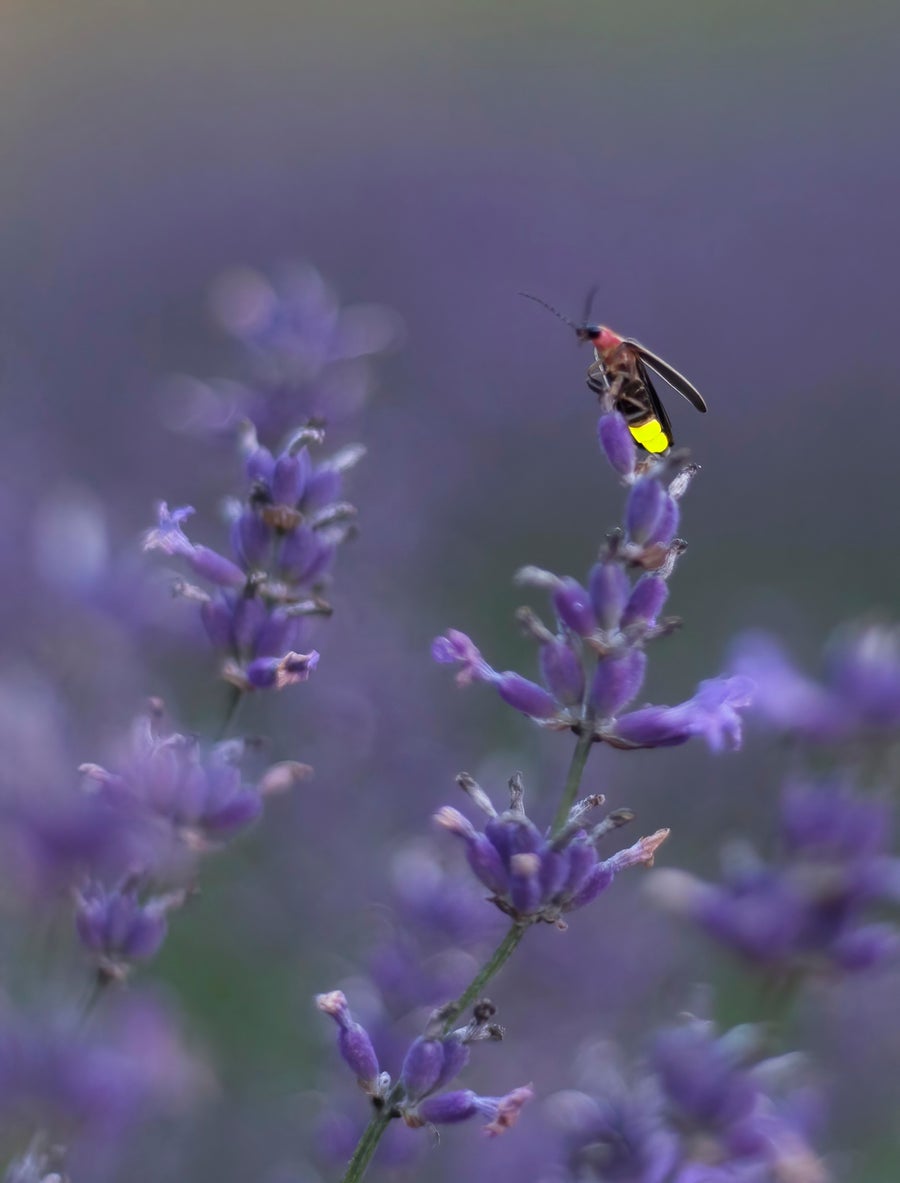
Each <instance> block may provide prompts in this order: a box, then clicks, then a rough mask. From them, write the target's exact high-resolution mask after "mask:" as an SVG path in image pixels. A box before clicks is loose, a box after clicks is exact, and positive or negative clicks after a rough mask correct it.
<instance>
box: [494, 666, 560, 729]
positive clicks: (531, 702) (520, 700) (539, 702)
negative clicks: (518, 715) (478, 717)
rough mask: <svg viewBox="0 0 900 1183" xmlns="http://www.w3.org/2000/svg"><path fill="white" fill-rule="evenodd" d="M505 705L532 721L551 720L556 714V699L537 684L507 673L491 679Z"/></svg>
mask: <svg viewBox="0 0 900 1183" xmlns="http://www.w3.org/2000/svg"><path fill="white" fill-rule="evenodd" d="M493 681H494V683H495V685H496V687H497V691H498V693H499V695H500V697H501V698H502V699H503V701H504V702H505V703H508V704H509V706H511V707H513V708H514V709H515V710H517V711H521V712H522V714H523V715H528V716H529V717H530V718H532V719H552V718H553V717H554V715H556V714H557V713H558V710H559V707H558V705H557V702H556V699H555V698H553V696H552V695H550V694H548V693H547V691H546V690H545V689H544V688H543V687H542V686H538V684H537V682H529V681H528V679H527V678H523V677H522V676H521V674H515V673H512V672H510V671H507V672H506V673H503V674H496V675H495V677H494V679H493Z"/></svg>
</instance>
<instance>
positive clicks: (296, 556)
mask: <svg viewBox="0 0 900 1183" xmlns="http://www.w3.org/2000/svg"><path fill="white" fill-rule="evenodd" d="M333 553H334V549H333V547H332V546H329V545H328V543H327V542H325V541H324V540H323V539H322V537H321V536H320V535H319V534H318V533H317V532H316V531H315V530H313V529H312V528H311V527H309V526H297V527H296V528H295V529H293V530H291V531H290V533H289V534H288V535H287V536H286V537H285V539H284V542H283V543H282V546H281V554H280V558H279V567H280V569H281V571H282V572H283V574H284V576H285V578H287V579H290V580H292V581H294V582H296V583H312V582H313V581H314V580H316V579H317V578H318V577H319V576H320V575H321V574H322V573H323V571H324V569H325V567H326V566H327V564H328V562H329V561H330V559H331V557H332V555H333Z"/></svg>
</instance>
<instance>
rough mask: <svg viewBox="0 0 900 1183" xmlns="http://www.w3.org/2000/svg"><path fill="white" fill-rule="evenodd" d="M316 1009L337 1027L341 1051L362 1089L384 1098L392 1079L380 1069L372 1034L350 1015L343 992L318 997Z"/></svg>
mask: <svg viewBox="0 0 900 1183" xmlns="http://www.w3.org/2000/svg"><path fill="white" fill-rule="evenodd" d="M316 1006H317V1007H318V1008H319V1010H320V1011H322V1013H323V1014H326V1015H331V1017H332V1018H333V1019H334V1021H335V1022H336V1023H337V1025H338V1050H339V1051H340V1053H341V1057H342V1058H343V1060H344V1063H345V1064H346V1065H347V1067H348V1068H350V1070H351V1071H352V1072H353V1075H354V1076H355V1077H356V1080H357V1083H358V1084H359V1087H360V1088H361V1089H362V1090H363V1092H365V1093H368V1095H369V1096H370V1097H380V1096H383V1095H384V1092H385V1090H386V1087H387V1085H388V1084H389V1078H387V1077H386V1076H383V1075H382V1073H381V1071H380V1069H379V1067H378V1057H377V1056H376V1055H375V1049H374V1047H373V1046H372V1040H371V1039H370V1038H369V1033H368V1032H367V1031H366V1029H365V1027H363V1026H362V1024H361V1023H357V1022H356V1020H355V1019H354V1018H353V1016H352V1015H351V1014H350V1008H349V1006H348V1005H347V999H346V997H345V996H344V994H343V992H342V991H341V990H332V991H331V992H330V993H328V994H317V995H316Z"/></svg>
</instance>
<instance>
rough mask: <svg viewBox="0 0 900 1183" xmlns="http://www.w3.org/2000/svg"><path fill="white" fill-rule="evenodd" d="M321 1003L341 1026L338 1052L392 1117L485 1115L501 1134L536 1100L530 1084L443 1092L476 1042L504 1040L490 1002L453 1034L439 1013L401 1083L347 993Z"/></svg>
mask: <svg viewBox="0 0 900 1183" xmlns="http://www.w3.org/2000/svg"><path fill="white" fill-rule="evenodd" d="M316 1005H317V1006H318V1008H319V1010H321V1011H322V1012H324V1013H325V1014H327V1015H330V1016H331V1017H332V1018H333V1019H334V1021H335V1023H336V1024H337V1027H338V1050H339V1051H340V1054H341V1057H342V1059H343V1060H344V1062H345V1064H346V1065H347V1067H348V1068H350V1070H351V1071H352V1072H353V1074H354V1076H355V1077H356V1081H357V1084H358V1085H359V1087H360V1088H361V1089H362V1090H363V1092H365V1093H367V1094H368V1095H369V1096H370V1097H371V1098H372V1100H373V1101H374V1102H375V1104H376V1106H378V1107H379V1108H382V1107H384V1106H385V1105H386V1104H389V1105H390V1106H391V1107H392V1114H391V1116H397V1117H402V1118H403V1121H404V1122H405V1123H406V1125H408V1126H410V1127H411V1128H414V1129H415V1128H418V1127H419V1126H424V1125H430V1126H433V1125H446V1124H454V1123H457V1122H461V1121H466V1120H467V1119H468V1118H470V1117H476V1116H481V1117H487V1118H488V1122H487V1125H486V1126H485V1131H486V1132H487V1133H488V1134H501V1133H503V1132H504V1131H505V1130H508V1129H509V1128H510V1127H511V1126H513V1125H514V1124H515V1122H516V1119H517V1118H518V1116H519V1113H520V1111H521V1109H522V1107H523V1106H524V1105H525V1104H526V1103H527V1102H528V1101H529V1100H531V1097H532V1091H531V1089H530V1088H529V1087H527V1086H523V1087H520V1088H516V1089H513V1090H512V1092H510V1093H507V1094H505V1095H504V1096H502V1097H482V1096H479V1095H478V1094H477V1093H474V1092H472V1090H471V1089H456V1090H451V1091H443V1090H446V1088H447V1085H449V1084H450V1083H451V1082H452V1081H453V1080H455V1078H456V1077H457V1076H458V1075H459V1073H460V1072H461V1071H462V1070H463V1068H464V1067H465V1066H466V1064H467V1063H468V1061H469V1054H470V1053H469V1047H470V1045H471V1044H472V1043H476V1042H479V1041H481V1040H497V1039H501V1038H502V1034H503V1032H502V1029H501V1028H500V1027H498V1026H497V1025H496V1024H495V1023H493V1022H492V1021H491V1020H492V1019H493V1017H494V1008H493V1007H492V1006H491V1004H490V1003H487V1002H483V1003H479V1004H477V1005H476V1007H475V1008H474V1012H473V1018H472V1020H471V1022H470V1023H468V1024H467V1025H466V1026H465V1027H460V1028H458V1029H457V1030H455V1031H452V1032H450V1033H447V1034H445V1033H444V1031H443V1016H442V1014H441V1012H440V1011H438V1012H436V1014H435V1016H434V1017H433V1021H432V1023H431V1025H430V1028H429V1029H428V1030H427V1031H426V1032H425V1034H424V1035H422V1036H419V1037H418V1038H417V1039H415V1040H414V1041H413V1042H412V1044H411V1045H410V1047H409V1049H408V1050H407V1052H406V1055H405V1057H404V1059H403V1066H402V1068H401V1070H400V1076H399V1078H398V1081H397V1085H396V1086H392V1083H391V1078H390V1076H389V1074H388V1073H386V1072H383V1071H382V1070H381V1068H380V1066H379V1063H378V1057H377V1056H376V1054H375V1048H374V1046H373V1044H372V1040H371V1038H370V1037H369V1033H368V1032H367V1031H366V1029H365V1028H364V1027H363V1026H362V1025H361V1024H360V1023H358V1022H357V1021H356V1020H355V1019H354V1018H353V1016H352V1015H351V1013H350V1008H349V1006H348V1005H347V999H346V998H345V996H344V994H343V993H342V992H341V991H340V990H333V991H331V992H330V993H329V994H320V995H318V997H317V998H316Z"/></svg>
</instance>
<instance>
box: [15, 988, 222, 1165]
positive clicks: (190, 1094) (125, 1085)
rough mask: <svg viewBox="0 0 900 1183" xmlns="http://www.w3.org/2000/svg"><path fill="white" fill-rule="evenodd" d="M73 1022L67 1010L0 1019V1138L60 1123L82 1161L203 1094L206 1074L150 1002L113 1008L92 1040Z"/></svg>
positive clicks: (135, 999) (32, 1159)
mask: <svg viewBox="0 0 900 1183" xmlns="http://www.w3.org/2000/svg"><path fill="white" fill-rule="evenodd" d="M72 1017H73V1016H72V1015H71V1014H69V1013H68V1012H66V1011H64V1010H60V1011H37V1010H35V1011H33V1012H29V1013H22V1012H13V1011H11V1010H8V1009H6V1008H4V1009H3V1011H2V1012H0V1128H2V1129H3V1130H4V1131H10V1130H14V1129H21V1128H23V1127H24V1128H26V1129H27V1128H29V1124H31V1127H32V1128H34V1125H35V1124H38V1125H39V1128H40V1126H41V1125H43V1124H44V1123H46V1127H45V1128H48V1129H52V1128H55V1129H59V1128H60V1125H59V1123H60V1121H61V1119H62V1118H63V1117H64V1118H65V1125H64V1127H63V1129H64V1130H65V1134H66V1137H67V1141H68V1143H69V1147H70V1152H71V1154H72V1156H73V1157H79V1155H80V1154H84V1155H89V1154H92V1153H95V1152H96V1151H97V1150H99V1149H101V1148H102V1146H104V1145H108V1144H109V1143H110V1142H111V1141H115V1140H116V1139H118V1138H120V1137H121V1136H122V1135H123V1134H125V1133H127V1131H128V1130H129V1129H130V1128H131V1127H133V1126H134V1125H135V1123H137V1122H138V1121H140V1120H142V1119H146V1117H147V1116H148V1115H149V1114H150V1113H152V1112H156V1113H165V1112H169V1113H172V1112H178V1111H180V1110H183V1109H185V1108H187V1107H188V1106H189V1105H190V1103H191V1102H192V1100H193V1099H194V1098H195V1097H197V1096H199V1095H200V1094H201V1093H202V1092H203V1091H204V1090H205V1089H206V1087H207V1083H208V1082H207V1072H206V1069H205V1067H204V1066H203V1064H202V1063H201V1062H199V1061H198V1060H196V1059H195V1058H193V1057H192V1056H190V1055H188V1054H187V1053H186V1052H185V1051H184V1050H183V1047H182V1040H181V1036H180V1033H179V1032H178V1029H177V1023H176V1021H175V1018H174V1016H173V1015H171V1014H170V1013H169V1012H168V1011H167V1010H165V1009H162V1008H161V1007H160V1006H159V1005H158V1004H157V1003H155V1002H152V1001H150V1000H149V999H146V998H142V997H140V996H135V995H132V996H130V997H126V998H123V999H120V1000H119V1004H118V1005H117V1006H114V1007H112V1008H111V1009H110V1011H109V1013H108V1014H107V1015H106V1016H104V1021H103V1023H102V1024H101V1025H100V1027H99V1028H96V1027H92V1028H91V1030H89V1031H86V1030H84V1029H78V1027H77V1025H76V1024H73V1022H72ZM36 1141H38V1142H40V1141H41V1139H40V1138H39V1139H37V1140H36ZM44 1157H45V1156H44V1155H43V1154H41V1153H39V1151H38V1149H37V1147H35V1148H34V1152H33V1153H31V1154H29V1155H26V1157H25V1158H24V1160H21V1161H20V1162H19V1163H18V1164H17V1165H16V1167H15V1169H17V1170H19V1171H21V1172H25V1171H26V1168H34V1169H36V1168H37V1167H38V1166H39V1165H40V1164H41V1163H42V1162H43V1160H44ZM82 1165H83V1166H84V1165H86V1164H85V1163H82ZM23 1177H24V1178H26V1179H28V1178H29V1176H28V1175H27V1174H24V1176H23ZM85 1177H88V1178H90V1177H93V1172H92V1171H90V1170H87V1171H86V1174H85ZM13 1178H16V1176H15V1175H14V1176H13ZM37 1178H39V1179H40V1178H42V1176H41V1175H38V1176H37Z"/></svg>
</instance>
